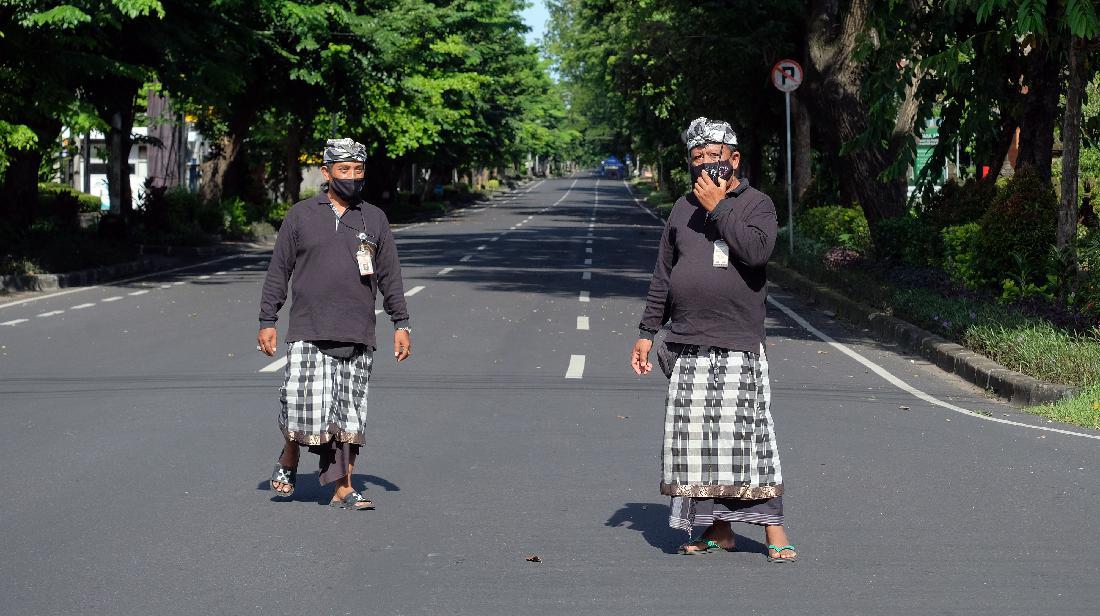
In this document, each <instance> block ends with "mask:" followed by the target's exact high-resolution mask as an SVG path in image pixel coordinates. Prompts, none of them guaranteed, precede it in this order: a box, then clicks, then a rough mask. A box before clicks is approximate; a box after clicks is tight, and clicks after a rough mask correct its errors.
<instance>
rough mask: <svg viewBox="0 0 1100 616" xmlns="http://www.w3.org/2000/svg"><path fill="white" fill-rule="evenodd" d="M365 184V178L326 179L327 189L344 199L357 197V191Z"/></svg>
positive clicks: (349, 199) (360, 190)
mask: <svg viewBox="0 0 1100 616" xmlns="http://www.w3.org/2000/svg"><path fill="white" fill-rule="evenodd" d="M366 185H367V180H366V178H357V179H354V180H352V179H347V180H345V179H340V178H332V179H331V180H329V181H328V188H329V190H331V191H332V193H333V194H334V195H336V196H337V197H340V198H341V199H343V200H344V201H354V200H355V199H357V198H359V193H360V192H362V191H363V187H364V186H366Z"/></svg>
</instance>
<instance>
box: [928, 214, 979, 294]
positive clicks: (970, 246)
mask: <svg viewBox="0 0 1100 616" xmlns="http://www.w3.org/2000/svg"><path fill="white" fill-rule="evenodd" d="M940 234H941V236H942V238H943V262H942V265H943V271H944V272H946V273H947V275H948V277H950V278H951V280H952V282H954V283H956V284H960V285H963V286H966V287H970V288H971V289H976V288H978V287H980V286H982V285H983V284H984V283H985V278H984V277H983V272H985V271H988V269H989V268H987V267H984V266H983V265H982V263H981V257H980V256H979V254H980V253H979V250H980V248H979V247H980V244H981V235H982V228H981V225H979V224H978V223H976V222H969V223H966V224H962V225H958V226H954V227H946V228H944V229H943V231H941V232H940Z"/></svg>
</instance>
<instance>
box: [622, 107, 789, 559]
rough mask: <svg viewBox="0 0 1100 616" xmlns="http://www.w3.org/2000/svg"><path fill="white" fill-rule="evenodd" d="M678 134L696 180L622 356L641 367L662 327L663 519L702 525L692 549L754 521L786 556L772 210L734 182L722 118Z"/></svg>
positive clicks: (710, 547) (675, 216) (688, 546)
mask: <svg viewBox="0 0 1100 616" xmlns="http://www.w3.org/2000/svg"><path fill="white" fill-rule="evenodd" d="M683 139H684V143H685V144H686V146H687V152H688V156H687V158H688V165H689V168H690V169H691V177H692V180H693V182H694V184H693V186H692V191H691V192H690V193H688V194H687V195H685V196H683V197H681V198H680V199H679V201H677V202H676V205H675V207H674V208H673V209H672V213H671V214H670V215H669V218H668V222H667V224H666V225H665V230H664V233H663V234H662V236H661V243H660V247H659V250H658V254H657V265H656V267H655V268H654V270H653V278H652V280H651V282H650V286H649V294H648V296H647V300H646V307H645V312H644V313H643V316H642V321H641V323H640V325H639V328H640V335H639V339H638V341H637V343H635V345H634V349H633V351H632V352H631V360H630V361H631V366H632V367H633V369H634V371H635V372H636V373H638V374H647V373H648V372H650V370H652V367H653V366H652V364H650V363H649V352H650V349H651V347H652V346H653V337H654V334H656V333H657V331H658V330H659V329H660V328H662V327H664V328H665V329H666V330H667V333H666V335H665V339H664V341H663V342H662V343H660V345H659V347H658V359H659V360H660V364H661V368H662V369H663V370H664V372H665V374H666V375H667V376H668V377H669V379H670V381H669V388H668V397H667V399H666V403H665V430H664V441H663V447H662V456H661V493H662V494H666V495H668V496H671V497H672V504H671V514H670V516H669V525H670V526H672V527H673V528H678V529H681V530H685V531H687V532H688V533H691V532H693V529H694V527H696V526H702V527H705V530H704V531H703V533H702V534H701V535H700V536H699V537H697V538H695V539H691V540H689V541H688V543H685V544H684V545H683V546H681V547H680V553H681V554H690V555H695V554H707V553H710V552H714V551H718V550H726V551H733V550H734V549H735V547H736V546H735V543H734V534H733V531H732V529H731V527H730V523H731V522H746V523H749V524H757V525H761V526H764V529H765V531H764V532H765V536H766V539H767V543H768V560H769V561H770V562H776V563H790V562H794V561H795V559H796V558H797V553H796V552H795V548H794V546H793V545H790V544H789V541H788V539H787V534H786V532H785V531H784V529H783V474H782V471H781V469H780V464H779V448H778V446H777V444H776V439H775V430H774V427H773V424H772V417H771V410H770V406H771V387H770V385H769V381H768V361H767V355H766V353H765V347H764V301H765V298H766V293H767V289H766V283H767V277H766V272H765V267H766V265H767V263H768V258H769V257H770V256H771V253H772V248H773V247H774V246H775V234H776V230H777V220H776V214H775V206H774V204H773V203H772V201H771V199H770V198H768V196H767V195H765V194H764V193H762V192H760V191H758V190H756V189H754V188H752V187H750V186H749V185H748V182H747V181H745V180H743V179H739V178H737V174H736V171H737V168H738V166H739V164H740V154H739V153H738V152H737V135H736V134H735V133H734V132H733V129H732V128H731V127H730V125H729V124H727V123H725V122H719V121H713V120H708V119H707V118H698V119H696V120H695V121H693V122H692V123H691V126H689V127H688V129H687V131H685V132H684V134H683Z"/></svg>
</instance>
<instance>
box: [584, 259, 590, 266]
mask: <svg viewBox="0 0 1100 616" xmlns="http://www.w3.org/2000/svg"><path fill="white" fill-rule="evenodd" d="M584 264H585V265H592V259H585V260H584Z"/></svg>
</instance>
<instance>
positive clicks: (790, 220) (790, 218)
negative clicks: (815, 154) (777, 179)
mask: <svg viewBox="0 0 1100 616" xmlns="http://www.w3.org/2000/svg"><path fill="white" fill-rule="evenodd" d="M783 94H784V95H785V96H784V98H785V99H786V100H787V231H788V233H787V238H788V239H789V240H790V246H789V250H790V256H791V258H792V259H793V258H794V196H793V194H792V191H791V93H790V92H784V93H783Z"/></svg>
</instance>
